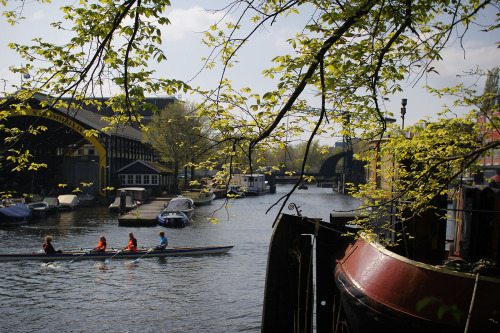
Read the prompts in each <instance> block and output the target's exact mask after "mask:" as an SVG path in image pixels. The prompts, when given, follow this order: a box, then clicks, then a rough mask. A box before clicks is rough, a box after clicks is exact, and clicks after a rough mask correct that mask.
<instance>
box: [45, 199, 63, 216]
mask: <svg viewBox="0 0 500 333" xmlns="http://www.w3.org/2000/svg"><path fill="white" fill-rule="evenodd" d="M43 201H44V202H46V203H47V204H48V205H49V212H51V213H53V212H55V211H56V210H57V208H58V207H59V199H57V197H45V198H43Z"/></svg>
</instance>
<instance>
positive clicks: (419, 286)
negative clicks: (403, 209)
mask: <svg viewBox="0 0 500 333" xmlns="http://www.w3.org/2000/svg"><path fill="white" fill-rule="evenodd" d="M448 267H452V266H448ZM476 267H479V266H477V265H476ZM491 268H493V269H494V265H493V266H491V267H486V266H485V267H483V269H482V270H481V269H475V270H474V271H472V272H462V271H456V270H452V269H449V268H447V266H435V265H429V264H425V263H422V262H418V261H413V260H410V259H408V258H405V257H403V256H400V255H398V254H395V253H393V252H391V251H389V250H387V249H385V248H384V247H383V246H381V245H380V244H378V243H374V242H368V241H366V240H364V239H363V238H359V239H358V240H357V241H356V243H354V244H353V245H352V246H350V247H349V248H348V249H347V251H346V253H345V256H344V258H343V259H342V260H340V261H338V264H337V267H336V270H335V281H336V284H337V287H338V288H339V290H340V292H341V295H342V304H343V308H344V311H345V314H346V317H347V319H348V322H349V327H350V329H351V332H370V331H372V330H374V329H375V331H377V332H415V333H416V332H464V327H466V326H467V327H469V332H498V330H499V329H500V327H499V326H498V322H500V302H499V301H498V295H500V276H498V275H497V276H488V274H487V270H488V269H491ZM469 314H470V317H469ZM468 319H470V322H467V321H468ZM495 323H496V324H495Z"/></svg>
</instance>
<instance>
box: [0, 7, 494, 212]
mask: <svg viewBox="0 0 500 333" xmlns="http://www.w3.org/2000/svg"><path fill="white" fill-rule="evenodd" d="M44 2H45V1H39V3H40V4H43V3H44ZM1 4H3V5H4V6H5V5H7V2H6V1H2V2H1ZM169 5H170V2H169V1H165V0H126V1H112V0H99V1H91V2H89V1H85V0H81V1H80V2H79V3H78V4H77V5H70V6H64V7H62V8H61V10H62V11H63V12H64V13H65V21H64V22H55V23H53V24H52V25H53V27H54V28H56V29H60V30H64V31H67V32H70V33H71V34H72V37H71V38H69V39H68V41H67V42H66V43H65V44H62V45H55V44H51V43H47V42H44V41H43V40H42V39H40V38H37V39H34V41H33V44H32V45H19V44H15V43H14V44H11V45H10V46H11V48H12V49H14V50H16V51H18V52H19V54H20V55H21V56H22V57H24V58H25V60H26V62H27V65H26V67H27V68H28V69H29V70H30V72H31V73H33V74H34V80H32V81H30V82H29V83H28V84H26V87H25V88H26V89H28V90H27V92H23V95H22V96H21V97H27V96H29V94H30V93H32V92H34V91H43V92H46V93H48V94H50V95H51V96H53V97H54V98H53V99H51V100H49V101H48V102H47V103H48V104H50V103H61V101H60V100H59V98H60V97H62V96H72V97H73V98H74V100H73V101H72V103H81V101H83V98H84V97H94V96H97V95H98V94H99V93H100V92H101V90H103V89H106V88H107V87H110V86H111V87H113V89H116V91H118V92H117V93H116V95H115V96H114V97H113V98H112V99H111V100H110V102H109V103H110V105H111V106H112V107H113V109H114V110H115V115H114V116H113V117H110V118H108V120H109V121H110V126H111V127H116V126H119V124H122V123H127V122H128V123H130V122H137V121H140V116H138V115H137V113H136V112H135V111H136V110H137V109H138V108H140V107H141V106H140V104H141V102H142V101H143V100H144V97H145V96H147V95H150V94H156V93H167V94H174V93H177V92H179V91H184V92H188V91H189V92H193V93H196V94H199V95H200V96H202V100H201V102H200V103H199V105H198V111H199V114H200V115H201V116H203V117H207V118H209V119H210V127H211V129H212V130H213V131H214V132H215V133H217V136H216V140H215V141H214V143H213V145H214V146H215V147H217V148H218V149H217V150H216V151H217V153H216V155H214V156H212V158H219V159H224V161H225V162H227V163H228V164H227V165H225V166H226V169H225V171H226V173H225V174H223V175H221V177H230V174H231V171H232V168H231V166H232V165H233V164H232V163H238V164H240V169H243V170H244V169H247V168H248V170H252V164H251V163H250V161H255V160H256V159H255V158H254V157H255V156H259V158H260V157H261V156H265V154H264V153H265V152H267V153H268V152H272V151H273V150H274V149H275V147H281V148H283V147H284V146H285V145H286V144H288V143H289V142H291V141H292V140H295V139H296V138H298V137H299V138H304V136H305V135H307V136H308V138H307V139H306V143H307V145H306V149H305V150H304V154H306V155H307V154H309V152H310V150H311V149H313V148H312V142H313V138H314V137H315V136H317V135H319V134H321V135H326V134H328V135H331V136H338V135H340V136H342V135H346V134H349V135H351V136H352V137H357V138H359V139H362V140H366V141H377V140H378V145H379V146H380V147H382V148H381V149H377V150H374V152H376V153H377V154H378V153H382V154H386V155H385V156H386V158H391V157H387V156H394V157H393V158H396V156H397V158H398V160H401V159H405V158H408V159H411V160H412V161H414V162H412V164H411V166H408V165H407V166H406V167H405V168H401V167H400V165H401V163H392V164H393V165H394V166H395V168H393V169H389V170H386V171H387V172H388V173H389V174H388V175H387V176H386V177H391V174H392V175H394V174H398V177H396V178H399V180H398V181H397V183H395V186H394V187H393V189H392V190H391V192H390V193H388V192H387V191H383V190H380V189H377V188H376V186H374V184H372V183H369V184H367V186H365V187H363V188H362V189H361V190H362V192H361V194H362V195H364V196H369V197H370V198H371V199H374V200H375V202H376V205H378V204H381V203H382V201H385V202H387V201H388V200H389V201H390V200H394V198H411V200H412V201H414V205H413V206H412V208H413V209H414V210H415V212H418V210H420V209H424V208H425V206H426V205H428V204H429V202H430V199H431V198H432V197H433V196H435V195H438V194H443V193H445V192H446V191H447V188H446V184H447V183H449V182H450V181H451V180H452V179H451V178H452V177H455V176H457V175H459V174H461V173H462V172H464V171H465V170H469V169H471V168H473V167H474V165H476V161H477V159H478V158H480V157H481V156H483V155H484V154H485V153H487V151H488V149H491V148H493V147H497V146H498V145H499V143H500V142H499V141H498V140H492V141H489V142H487V143H484V142H478V140H477V139H476V138H477V135H479V134H480V133H481V129H480V128H479V127H478V126H477V125H476V124H475V120H474V119H475V115H476V112H479V111H480V107H479V108H478V106H480V105H481V104H482V102H483V101H484V98H483V96H482V94H478V93H477V92H475V91H470V90H466V89H464V87H455V88H446V89H442V90H433V92H434V93H436V94H438V95H455V96H457V97H460V98H461V99H460V101H461V102H458V103H463V104H466V105H467V107H468V108H469V110H470V113H469V114H466V115H465V116H463V117H459V116H456V115H455V114H454V113H453V112H452V109H450V110H445V111H444V112H443V113H441V114H440V115H438V118H439V119H438V120H437V121H436V123H435V124H432V125H428V126H423V124H417V125H415V126H412V127H410V128H407V129H406V131H407V132H408V133H411V135H410V136H411V137H412V138H413V139H412V140H410V139H408V135H402V132H401V129H399V128H397V126H392V127H389V128H388V124H387V122H386V118H387V117H391V116H392V114H391V113H390V112H388V111H387V110H384V108H383V101H384V98H387V97H389V96H390V95H391V94H394V93H397V92H400V91H402V90H403V88H402V82H404V81H405V80H418V79H419V78H421V77H423V76H425V75H427V74H428V73H433V72H434V71H435V69H434V65H433V64H434V63H435V62H436V61H440V60H441V53H442V52H443V50H444V49H445V48H446V47H447V46H448V44H449V43H450V41H452V40H453V39H454V38H455V36H459V38H461V37H462V36H463V35H464V34H466V33H467V31H468V28H469V26H470V25H471V24H474V22H475V21H476V20H477V19H478V17H479V16H480V15H481V14H482V13H483V12H485V11H490V10H495V11H497V12H498V5H499V2H498V1H497V0H484V1H483V0H472V1H467V2H460V1H450V0H424V1H418V2H412V1H401V0H390V1H380V0H356V1H352V0H351V1H346V0H341V1H325V0H316V1H299V0H281V1H276V0H262V1H243V0H233V1H227V2H226V3H224V5H225V6H224V7H223V9H221V10H225V11H226V12H227V13H231V14H235V17H236V20H235V21H234V22H230V23H225V24H222V23H219V24H215V25H213V26H212V27H211V28H210V29H209V30H208V31H206V32H205V36H204V39H203V43H204V44H205V45H206V46H207V47H208V48H209V52H207V54H208V56H206V57H205V58H204V60H205V64H206V66H205V70H211V69H215V70H218V72H217V73H216V75H215V77H217V78H218V79H217V82H215V83H214V87H213V89H204V90H203V89H199V88H192V87H190V86H189V85H188V84H186V83H185V82H181V81H179V80H176V79H174V78H155V73H154V71H153V70H151V69H150V67H149V66H150V65H151V64H152V63H155V62H157V63H159V64H160V66H161V64H162V63H163V62H165V61H166V57H165V55H164V52H163V47H164V46H163V45H162V39H161V30H160V29H159V27H160V26H162V25H166V24H168V23H169V19H168V18H167V17H165V16H164V13H165V9H166V7H167V6H169ZM304 13H312V14H308V15H310V20H309V21H308V23H307V24H306V25H305V26H303V27H302V29H301V32H300V33H298V34H297V35H295V36H291V37H290V38H289V39H288V40H287V42H288V43H289V44H290V45H291V47H293V52H292V53H291V54H279V55H276V57H275V58H274V59H273V66H271V67H270V68H268V69H266V70H265V71H264V72H263V76H264V77H269V78H272V79H274V80H275V82H276V87H275V89H274V90H272V91H268V92H265V93H260V92H259V87H245V88H242V89H236V88H234V87H233V86H232V83H231V77H228V76H227V73H228V71H227V69H228V68H230V67H232V66H233V65H234V64H235V62H236V61H238V60H237V56H238V54H239V53H240V52H241V50H242V49H244V48H245V47H246V45H245V44H246V43H247V42H248V41H249V40H250V39H252V38H253V37H254V36H255V35H256V34H257V32H258V31H260V30H261V29H269V30H271V31H272V28H273V23H274V22H276V21H283V20H290V19H293V18H294V17H297V16H298V15H304ZM20 14H21V13H20V11H18V10H16V9H10V10H6V11H4V13H3V15H4V16H5V17H6V19H7V20H9V21H10V22H12V23H14V22H17V21H18V20H19V19H20ZM497 15H498V14H497ZM497 28H498V25H493V24H492V25H490V26H486V27H485V28H484V29H485V30H489V31H491V33H495V29H497ZM249 65H251V64H249ZM221 69H222V70H221ZM14 70H15V71H19V72H20V71H23V70H26V68H17V69H14ZM429 89H431V88H429ZM306 90H307V91H309V92H310V91H313V92H314V93H315V94H316V96H317V98H318V99H320V100H321V108H320V109H319V110H316V111H312V110H311V109H309V108H308V105H307V102H306V100H305V98H303V94H304V92H305V91H306ZM92 103H96V104H98V103H99V102H98V101H94V102H92ZM70 104H71V103H70ZM326 105H328V106H329V108H328V109H327V107H326ZM144 107H151V106H149V105H146V106H144ZM345 114H348V115H349V119H350V121H349V122H346V121H345V119H344V117H342V115H345ZM4 116H5V115H4ZM491 119H493V120H494V123H493V124H492V125H484V126H493V127H494V128H498V127H497V124H498V123H497V119H496V118H491ZM465 129H466V130H465ZM458 133H466V135H458ZM389 136H390V139H389V140H381V139H382V138H383V137H389ZM319 150H323V151H324V149H323V148H322V147H319ZM259 152H260V153H259ZM4 153H5V151H4ZM21 156H24V155H21ZM364 156H365V158H367V159H374V158H375V159H376V157H377V156H374V155H371V156H368V155H366V154H365V155H364ZM305 160H306V159H305V158H304V161H305ZM260 162H262V161H260ZM447 175H448V176H447ZM409 179H417V180H418V182H417V183H416V184H414V183H409ZM284 199H285V200H283V206H284V205H285V203H286V200H287V198H284Z"/></svg>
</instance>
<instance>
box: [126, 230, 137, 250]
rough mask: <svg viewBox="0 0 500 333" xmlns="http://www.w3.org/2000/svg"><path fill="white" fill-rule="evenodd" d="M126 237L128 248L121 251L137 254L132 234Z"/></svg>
mask: <svg viewBox="0 0 500 333" xmlns="http://www.w3.org/2000/svg"><path fill="white" fill-rule="evenodd" d="M128 237H129V238H130V239H129V240H128V246H127V247H126V248H125V249H124V250H123V251H133V252H137V239H135V237H134V234H133V233H131V232H129V233H128Z"/></svg>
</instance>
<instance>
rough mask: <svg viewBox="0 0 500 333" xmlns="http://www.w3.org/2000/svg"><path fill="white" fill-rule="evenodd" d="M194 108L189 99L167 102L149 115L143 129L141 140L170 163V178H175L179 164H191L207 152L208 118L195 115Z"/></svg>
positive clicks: (202, 158)
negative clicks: (147, 122)
mask: <svg viewBox="0 0 500 333" xmlns="http://www.w3.org/2000/svg"><path fill="white" fill-rule="evenodd" d="M195 109H196V108H195V106H194V105H192V104H190V103H175V104H170V105H168V106H167V107H166V108H165V109H163V110H161V111H160V112H159V113H157V114H156V115H155V116H153V117H152V119H151V123H149V124H148V125H147V130H145V131H144V135H145V141H147V142H150V143H151V144H152V145H153V147H154V148H155V149H156V150H157V151H158V153H159V155H160V157H161V159H162V160H163V161H165V162H167V163H169V164H172V165H173V166H174V179H178V175H179V169H180V168H187V167H188V166H195V165H197V164H198V163H200V162H202V161H203V160H204V158H205V157H207V156H208V155H209V153H210V147H211V144H212V143H211V130H210V126H209V125H208V119H207V118H204V117H199V116H198V114H197V113H196V111H195ZM186 181H187V179H186Z"/></svg>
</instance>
